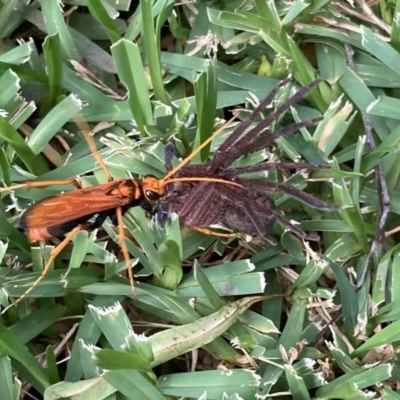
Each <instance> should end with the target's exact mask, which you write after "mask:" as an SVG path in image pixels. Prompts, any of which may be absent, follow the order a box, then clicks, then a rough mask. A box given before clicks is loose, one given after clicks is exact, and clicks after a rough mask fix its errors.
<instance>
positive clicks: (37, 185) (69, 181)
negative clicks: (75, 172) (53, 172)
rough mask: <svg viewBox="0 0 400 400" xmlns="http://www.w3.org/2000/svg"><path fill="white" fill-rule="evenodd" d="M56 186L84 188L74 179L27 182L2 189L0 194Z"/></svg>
mask: <svg viewBox="0 0 400 400" xmlns="http://www.w3.org/2000/svg"><path fill="white" fill-rule="evenodd" d="M56 185H74V186H75V187H76V188H77V189H81V188H82V186H81V184H80V183H79V181H78V180H77V179H75V178H73V179H64V180H61V181H43V182H26V183H20V184H18V185H13V186H9V187H5V188H0V193H2V192H9V191H12V190H17V189H21V188H24V187H26V188H28V189H32V188H40V187H46V186H56Z"/></svg>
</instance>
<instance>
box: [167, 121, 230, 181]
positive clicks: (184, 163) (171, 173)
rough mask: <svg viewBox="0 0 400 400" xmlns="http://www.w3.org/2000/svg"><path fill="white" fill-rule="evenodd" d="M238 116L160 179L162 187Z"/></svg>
mask: <svg viewBox="0 0 400 400" xmlns="http://www.w3.org/2000/svg"><path fill="white" fill-rule="evenodd" d="M236 118H237V116H236V115H235V116H233V117H232V118H231V119H230V120H228V121H227V122H225V124H224V125H222V126H221V127H220V128H219V129H218V130H216V131H215V132H214V133H213V134H212V135H211V136H210V137H209V138H208V139H207V140H206V141H204V142H203V143H202V144H201V145H200V146H199V147H197V148H196V149H195V150H193V151H192V153H191V154H189V155H188V156H187V157H186V158H185V159H183V160H182V161H181V162H180V163H179V164H178V165H177V166H176V167H175V168H173V169H172V170H171V171H169V172H168V174H167V175H165V176H164V178H162V179H160V186H165V185H166V184H167V183H168V182H167V181H168V178H170V177H171V176H172V175H174V174H176V173H177V172H178V171H179V170H180V169H181V168H182V167H184V166H185V165H186V164H188V163H189V162H190V160H191V159H192V158H193V157H194V156H195V155H196V154H198V153H199V152H200V151H201V150H202V149H203V148H204V147H206V146H207V145H208V144H209V143H210V142H211V141H212V140H213V139H214V138H215V137H217V136H218V135H219V134H220V133H221V132H222V131H223V130H224V129H225V128H226V127H227V126H229V125H230V124H231V123H232V122H233V121H234V120H235V119H236Z"/></svg>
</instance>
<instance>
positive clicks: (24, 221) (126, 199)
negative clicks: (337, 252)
mask: <svg viewBox="0 0 400 400" xmlns="http://www.w3.org/2000/svg"><path fill="white" fill-rule="evenodd" d="M233 119H234V118H232V119H231V120H230V121H228V122H227V123H226V124H225V125H224V126H223V127H221V128H220V130H222V129H224V128H225V126H227V125H228V124H229V123H230V122H231V121H232V120H233ZM77 125H78V127H79V128H80V130H81V132H82V133H83V135H84V137H85V139H86V141H87V142H88V145H89V147H90V149H91V152H92V155H93V157H94V158H95V159H96V161H97V162H98V163H99V165H100V166H101V167H102V169H103V170H104V171H105V173H106V174H107V177H108V182H107V183H103V184H99V185H94V186H91V187H87V188H82V187H81V185H80V183H79V181H78V180H77V179H69V180H61V181H44V182H27V183H24V184H19V185H14V186H10V187H7V188H0V193H1V192H5V191H10V190H16V189H20V188H23V187H27V188H28V189H30V188H40V187H46V186H53V185H70V184H73V185H74V186H75V187H76V189H75V190H72V191H68V192H64V193H61V194H58V195H55V196H51V197H47V198H45V199H43V200H40V201H38V202H37V203H35V204H33V205H31V206H30V207H28V208H27V209H26V210H25V212H24V213H23V214H22V215H21V217H20V219H19V227H20V228H21V229H24V230H25V231H26V234H27V237H28V240H29V241H30V242H35V241H41V240H46V239H49V238H52V237H59V236H62V235H64V234H66V236H65V238H64V239H63V240H62V241H61V243H59V244H58V246H57V247H55V248H54V249H53V250H52V252H51V254H50V257H49V259H48V261H47V263H46V265H45V266H44V268H43V271H42V272H41V274H40V276H39V277H38V278H37V279H36V281H35V282H34V283H33V284H32V285H31V286H30V288H29V289H28V290H26V292H25V293H24V294H23V295H22V296H21V297H20V298H18V299H17V300H16V301H15V302H14V303H13V304H14V305H16V304H18V303H19V302H20V301H21V300H23V299H24V298H25V297H26V296H27V295H28V294H29V293H30V292H31V291H32V290H33V289H34V288H35V287H36V286H37V285H38V284H39V283H40V281H41V280H42V279H43V278H44V277H45V276H46V274H47V272H48V270H49V269H50V267H51V265H52V263H53V261H54V260H55V258H56V257H57V256H58V254H60V252H61V251H62V250H63V249H64V248H65V247H66V246H67V244H68V243H69V242H70V241H71V240H72V238H73V237H74V236H75V235H76V233H77V232H79V231H80V230H91V229H95V228H99V227H100V226H101V225H102V224H103V222H104V221H105V220H106V218H107V217H111V218H112V220H114V221H115V220H116V221H117V223H118V229H119V232H118V233H119V241H120V243H119V244H120V247H121V250H122V253H123V255H124V259H125V262H126V265H127V269H128V275H129V281H130V285H131V287H132V292H134V284H133V274H132V269H131V268H130V258H129V254H128V250H127V248H126V243H125V240H124V238H125V235H124V230H123V220H122V216H123V214H124V213H125V212H126V211H127V210H128V209H129V208H131V207H136V206H140V207H142V208H143V209H145V211H148V212H149V213H151V212H152V205H151V203H150V202H151V201H155V200H158V199H159V197H160V196H159V193H156V192H153V191H152V190H150V189H146V190H143V187H145V186H149V185H148V184H146V182H147V181H151V183H152V184H153V182H154V180H155V178H154V177H153V176H152V175H151V176H150V175H149V176H147V177H145V178H143V180H142V181H141V180H138V179H119V180H114V179H113V178H112V176H111V175H110V173H109V171H108V168H107V167H106V165H105V163H104V161H103V159H102V158H101V156H100V154H99V152H98V151H97V148H96V145H95V143H94V140H93V137H92V136H91V134H90V131H89V129H88V127H87V125H86V124H84V123H82V122H77ZM220 130H218V131H217V132H216V133H219V131H220ZM207 143H208V142H207ZM207 143H204V144H203V145H202V146H201V147H199V148H197V149H196V151H195V152H193V153H192V154H190V155H189V156H188V157H187V158H186V159H184V160H183V161H182V162H181V163H180V164H179V165H178V166H177V167H176V168H175V169H174V171H171V172H170V173H168V174H167V175H166V176H165V177H164V178H163V179H159V180H157V187H158V190H159V188H161V187H165V186H166V185H167V184H169V183H172V182H181V181H188V180H190V181H204V180H207V181H212V182H214V183H217V184H218V183H220V184H221V183H224V184H229V185H232V186H239V187H240V185H239V184H237V183H234V182H228V181H225V180H223V179H218V178H202V177H200V178H197V177H190V178H170V177H171V176H172V175H173V174H174V173H175V172H176V170H178V169H179V168H180V167H181V166H182V165H185V164H186V163H188V162H189V161H190V160H191V159H192V158H193V157H194V156H195V155H196V154H197V152H198V151H200V150H201V149H202V148H203V147H204V146H206V145H207ZM92 217H95V219H94V222H92V223H89V222H88V221H89V220H90V219H91V218H92Z"/></svg>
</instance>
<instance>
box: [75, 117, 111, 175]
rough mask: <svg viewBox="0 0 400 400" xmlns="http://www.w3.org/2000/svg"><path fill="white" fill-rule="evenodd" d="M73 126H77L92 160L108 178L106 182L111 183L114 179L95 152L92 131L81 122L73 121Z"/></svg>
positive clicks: (98, 154)
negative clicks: (87, 146)
mask: <svg viewBox="0 0 400 400" xmlns="http://www.w3.org/2000/svg"><path fill="white" fill-rule="evenodd" d="M75 124H76V125H77V126H78V128H79V129H80V131H81V132H82V134H83V136H84V137H85V140H86V142H87V144H88V145H89V148H90V151H91V152H92V155H93V157H94V159H95V160H96V161H97V162H98V163H99V165H100V167H101V168H102V169H103V171H104V172H105V173H106V175H107V177H108V182H111V181H113V180H114V178H113V177H112V176H111V174H110V171H109V170H108V168H107V166H106V164H105V163H104V161H103V159H102V158H101V156H100V153H99V152H98V150H97V147H96V144H95V142H94V140H93V136H92V131H91V130H90V128H89V125H88V124H87V123H86V122H83V121H75Z"/></svg>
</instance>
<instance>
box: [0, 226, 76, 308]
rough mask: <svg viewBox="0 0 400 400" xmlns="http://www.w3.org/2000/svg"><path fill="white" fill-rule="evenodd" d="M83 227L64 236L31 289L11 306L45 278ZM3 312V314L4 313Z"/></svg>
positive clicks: (14, 304) (26, 293)
mask: <svg viewBox="0 0 400 400" xmlns="http://www.w3.org/2000/svg"><path fill="white" fill-rule="evenodd" d="M81 229H83V227H82V226H81V225H78V226H77V227H76V228H74V229H72V231H71V232H69V233H68V235H67V236H65V238H64V240H63V241H62V242H61V243H60V244H59V245H58V246H57V247H55V248H54V249H53V250H52V251H51V253H50V257H49V259H48V260H47V263H46V265H45V266H44V268H43V271H42V272H41V274H40V275H39V277H38V278H37V279H36V281H35V282H33V284H32V285H31V287H30V288H29V289H28V290H27V291H26V292H25V293H24V294H23V295H22V296H21V297H20V298H18V299H17V300H15V301H14V303H12V304H11V306H16V305H17V304H18V303H20V302H21V301H22V300H23V299H24V298H25V297H26V296H28V294H29V293H30V292H32V290H33V289H35V287H36V286H37V285H38V284H39V283H40V281H41V280H42V279H43V278H44V277H45V276H46V274H47V272H49V269H50V266H51V264H52V263H53V261H54V260H55V259H56V257H57V256H58V255H59V254H60V253H61V252H62V251H63V249H64V248H65V247H66V246H67V244H68V243H69V242H70V241H71V240H72V238H73V237H74V236H75V235H76V234H77V232H79V231H80V230H81ZM4 311H5V310H4ZM4 311H3V312H4Z"/></svg>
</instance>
